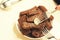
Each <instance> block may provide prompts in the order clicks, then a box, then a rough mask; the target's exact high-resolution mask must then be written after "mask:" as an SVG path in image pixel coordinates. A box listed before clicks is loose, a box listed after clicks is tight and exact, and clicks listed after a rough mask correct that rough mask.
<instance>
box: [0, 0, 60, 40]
mask: <svg viewBox="0 0 60 40" xmlns="http://www.w3.org/2000/svg"><path fill="white" fill-rule="evenodd" d="M39 5H43V6H45V7H46V8H47V9H48V11H49V12H52V11H53V10H54V9H55V7H56V5H55V3H54V2H53V1H52V0H48V1H47V0H39V1H38V0H22V1H21V2H19V3H17V4H15V5H14V6H11V7H9V9H8V10H3V9H1V8H0V40H25V39H26V38H23V37H22V36H21V35H19V33H18V31H17V29H16V21H17V19H18V16H19V13H20V12H21V11H23V10H26V9H30V8H32V7H34V6H39ZM59 13H60V11H56V12H55V13H53V14H52V15H53V16H54V20H53V21H52V24H53V29H52V30H51V31H50V32H51V34H52V35H55V37H56V38H58V39H59V38H60V18H59V17H60V14H59ZM26 40H28V39H26ZM44 40H45V39H44ZM46 40H47V39H46Z"/></svg>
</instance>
